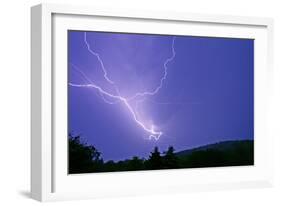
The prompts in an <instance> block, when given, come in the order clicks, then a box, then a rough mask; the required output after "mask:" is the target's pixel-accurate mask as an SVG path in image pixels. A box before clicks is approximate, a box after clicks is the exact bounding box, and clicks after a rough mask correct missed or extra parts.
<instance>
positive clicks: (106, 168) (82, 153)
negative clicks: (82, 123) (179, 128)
mask: <svg viewBox="0 0 281 206" xmlns="http://www.w3.org/2000/svg"><path fill="white" fill-rule="evenodd" d="M253 153H254V152H253V141H237V144H235V146H234V147H231V148H227V149H217V148H216V149H212V148H208V149H204V150H199V151H196V150H194V151H190V152H188V153H186V154H183V153H182V152H180V153H175V149H174V148H173V147H172V146H170V147H169V148H168V149H167V151H164V152H162V153H161V152H160V151H159V149H158V147H155V148H154V149H153V151H152V152H151V153H150V155H149V157H148V158H147V159H144V158H139V157H137V156H134V157H132V158H131V159H126V160H122V161H118V162H114V161H112V160H110V161H106V162H105V161H103V159H102V157H101V153H100V152H99V151H98V150H97V149H96V148H95V147H94V146H91V145H87V144H86V143H83V142H82V141H81V138H80V136H72V135H69V158H68V159H69V167H68V168H69V173H70V174H77V173H92V172H114V171H136V170H158V169H177V168H196V167H218V166H235V165H253V163H254V157H253Z"/></svg>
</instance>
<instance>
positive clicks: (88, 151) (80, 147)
mask: <svg viewBox="0 0 281 206" xmlns="http://www.w3.org/2000/svg"><path fill="white" fill-rule="evenodd" d="M68 149H69V152H68V155H69V156H68V170H69V173H71V174H73V173H85V172H92V171H98V165H99V164H102V159H101V157H100V156H101V153H100V152H99V151H98V150H97V149H96V148H95V147H94V146H88V145H87V144H85V143H83V142H82V141H81V138H80V136H72V135H71V134H69V138H68Z"/></svg>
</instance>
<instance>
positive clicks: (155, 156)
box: [148, 147, 163, 170]
mask: <svg viewBox="0 0 281 206" xmlns="http://www.w3.org/2000/svg"><path fill="white" fill-rule="evenodd" d="M148 167H149V169H152V170H155V169H162V168H163V161H162V157H161V155H160V152H159V151H158V147H154V150H153V152H151V153H150V156H149V159H148Z"/></svg>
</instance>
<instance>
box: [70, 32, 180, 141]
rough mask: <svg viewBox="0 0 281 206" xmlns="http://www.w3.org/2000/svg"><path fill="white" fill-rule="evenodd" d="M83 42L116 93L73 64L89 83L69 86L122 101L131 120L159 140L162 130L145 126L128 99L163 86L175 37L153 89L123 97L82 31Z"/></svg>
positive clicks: (150, 93)
mask: <svg viewBox="0 0 281 206" xmlns="http://www.w3.org/2000/svg"><path fill="white" fill-rule="evenodd" d="M84 43H85V45H86V48H87V50H88V51H89V53H90V54H92V55H93V56H94V57H95V58H97V60H98V62H99V63H100V66H101V69H102V71H103V77H104V79H105V80H106V81H107V82H108V83H109V84H110V85H113V86H114V88H115V91H116V94H113V93H112V92H108V91H105V90H104V89H103V88H102V87H101V86H98V85H96V84H95V83H94V82H93V81H92V80H91V79H89V78H88V77H87V76H86V75H85V73H83V72H82V70H81V69H80V68H79V67H78V66H76V65H74V64H70V65H71V66H72V67H73V68H74V69H76V70H77V71H78V72H79V73H80V74H81V75H82V77H83V78H84V79H85V80H86V81H88V82H89V83H87V84H74V83H69V85H70V86H72V87H80V88H81V87H84V88H93V89H95V90H97V91H98V92H99V93H100V94H101V97H102V98H103V100H104V101H105V102H106V103H109V104H113V103H117V102H122V103H123V104H124V105H125V106H126V108H127V109H128V110H129V112H130V114H131V115H132V117H133V120H134V121H135V122H136V124H137V125H139V126H140V127H141V128H142V129H143V130H144V131H146V132H147V133H148V134H149V139H155V140H159V138H160V137H161V136H162V135H163V132H162V131H156V130H155V126H154V125H153V124H152V125H150V126H146V124H145V123H144V122H142V121H141V120H140V119H139V118H138V115H137V111H135V110H134V109H133V107H132V106H131V104H130V101H132V100H134V99H135V98H137V97H143V98H145V97H146V96H153V95H156V94H157V93H158V91H159V90H160V89H161V88H162V86H163V82H164V80H165V79H166V77H167V74H168V72H167V70H168V67H167V65H168V63H169V62H171V61H172V60H173V59H174V58H175V55H176V52H175V49H174V44H175V37H173V40H172V56H171V57H169V58H168V59H167V60H166V61H165V62H164V75H163V76H162V78H161V80H160V83H159V85H158V86H157V87H156V88H155V89H154V90H153V91H145V92H138V93H136V94H135V95H133V96H132V97H123V96H122V95H121V94H120V92H119V89H118V87H117V86H116V84H115V83H114V81H112V80H111V79H110V78H109V77H108V73H107V70H106V68H105V66H104V63H103V61H102V59H101V58H100V55H99V54H98V53H96V52H95V51H93V50H92V48H91V46H90V44H89V42H88V41H87V33H86V32H84ZM105 97H107V98H109V99H111V100H114V102H111V101H108V100H107V99H105Z"/></svg>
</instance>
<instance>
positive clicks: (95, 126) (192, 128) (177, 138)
mask: <svg viewBox="0 0 281 206" xmlns="http://www.w3.org/2000/svg"><path fill="white" fill-rule="evenodd" d="M173 49H174V53H175V54H173ZM253 56H254V40H251V39H231V38H216V37H211V38H210V37H194V36H169V35H146V34H121V33H107V32H106V33H105V32H87V33H86V41H85V33H84V32H82V31H69V32H68V64H69V68H68V73H69V76H68V77H69V83H70V85H69V87H68V89H69V92H68V127H69V133H74V134H81V137H82V139H83V140H84V141H85V142H87V143H88V144H90V145H94V146H95V147H96V148H97V149H98V150H99V151H100V152H101V153H102V155H103V159H104V160H116V161H117V160H124V159H127V158H131V157H133V156H139V157H144V158H145V157H147V156H148V155H149V152H150V151H151V150H152V148H154V147H155V146H158V147H159V149H160V151H163V150H166V149H167V148H168V147H169V146H173V147H174V148H175V149H176V151H182V150H186V149H188V148H194V147H197V146H203V145H206V144H211V143H216V142H220V141H227V140H246V139H250V140H253V139H254V128H253V127H254V125H253V108H254V105H253V94H254V92H253V89H254V88H253V73H254V64H253V62H254V58H253ZM101 63H102V64H103V65H101ZM165 63H166V67H167V70H166V71H167V76H166V78H165V79H164V80H163V84H162V87H161V89H159V91H158V92H157V93H156V94H155V95H147V96H145V98H143V97H138V98H136V99H133V100H130V102H129V103H130V106H131V107H132V109H133V111H134V112H135V114H136V116H137V117H138V119H139V120H140V122H141V123H142V124H144V125H145V127H147V128H149V129H151V128H153V131H156V132H158V131H159V132H160V131H161V135H160V137H159V140H155V139H156V138H155V137H152V138H150V139H149V135H150V134H149V132H147V131H145V130H144V129H143V128H142V127H141V126H140V125H139V124H138V123H136V121H134V118H133V116H132V113H131V112H130V111H129V110H128V108H127V107H126V105H125V104H124V103H123V102H122V101H121V102H120V101H118V99H116V98H112V97H109V96H107V95H102V94H101V92H100V91H99V90H97V88H94V87H85V85H90V84H94V85H95V86H99V87H101V88H102V89H103V91H106V92H108V93H110V94H113V95H115V96H116V95H119V96H122V97H126V98H127V97H132V96H134V95H135V94H136V93H140V92H145V91H153V90H154V89H155V88H157V86H159V84H160V82H161V78H162V77H163V75H164V74H165V65H164V64H165ZM104 69H106V70H105V71H106V75H105V72H104ZM108 80H112V81H113V82H114V86H113V84H112V83H110V82H109V81H108ZM71 84H72V85H71ZM81 85H82V86H83V85H84V87H82V86H81ZM116 87H117V88H118V92H116ZM151 130H152V129H151ZM162 133H163V134H162ZM155 136H156V135H155Z"/></svg>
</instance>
